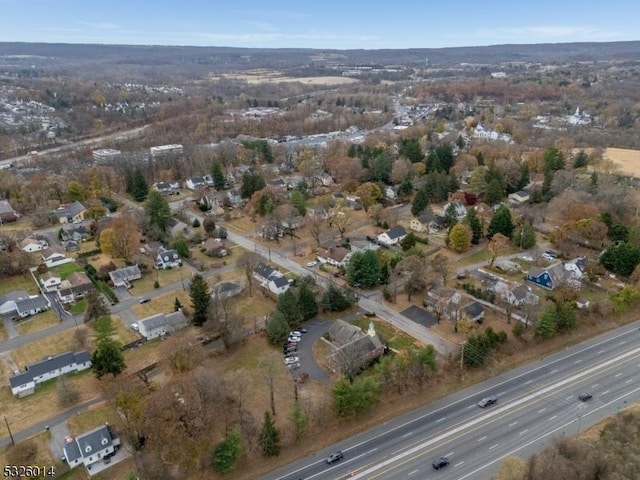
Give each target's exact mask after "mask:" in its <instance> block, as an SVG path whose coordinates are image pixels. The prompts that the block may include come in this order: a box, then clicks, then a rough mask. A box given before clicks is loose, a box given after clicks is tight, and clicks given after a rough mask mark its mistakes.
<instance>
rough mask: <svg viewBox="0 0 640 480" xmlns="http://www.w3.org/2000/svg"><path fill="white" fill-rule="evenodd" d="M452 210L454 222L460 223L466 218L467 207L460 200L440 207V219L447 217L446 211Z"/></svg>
mask: <svg viewBox="0 0 640 480" xmlns="http://www.w3.org/2000/svg"><path fill="white" fill-rule="evenodd" d="M451 208H453V215H454V217H455V219H456V220H458V221H460V220H462V219H463V218H464V217H466V216H467V207H465V206H464V204H463V203H462V202H461V201H460V200H454V201H453V202H448V203H446V204H445V205H444V206H443V207H442V211H441V212H440V216H441V217H445V216H446V215H447V211H448V210H450V209H451Z"/></svg>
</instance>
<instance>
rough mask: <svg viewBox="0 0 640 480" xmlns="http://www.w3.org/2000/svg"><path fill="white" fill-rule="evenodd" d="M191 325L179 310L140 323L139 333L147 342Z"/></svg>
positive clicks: (153, 316) (148, 318)
mask: <svg viewBox="0 0 640 480" xmlns="http://www.w3.org/2000/svg"><path fill="white" fill-rule="evenodd" d="M188 324H189V322H187V318H186V317H185V316H184V314H183V313H182V310H178V311H177V312H173V313H169V314H166V313H158V314H156V315H152V316H151V317H147V318H145V319H142V320H140V321H139V322H138V325H139V332H140V335H142V336H143V337H144V338H146V339H147V340H152V339H154V338H158V337H162V336H164V335H166V334H168V333H171V332H175V331H177V330H180V329H182V328H184V327H186V326H187V325H188Z"/></svg>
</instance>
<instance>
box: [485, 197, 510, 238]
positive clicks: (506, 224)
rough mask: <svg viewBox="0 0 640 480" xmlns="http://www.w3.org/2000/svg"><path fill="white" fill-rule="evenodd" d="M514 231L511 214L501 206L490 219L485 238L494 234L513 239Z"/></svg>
mask: <svg viewBox="0 0 640 480" xmlns="http://www.w3.org/2000/svg"><path fill="white" fill-rule="evenodd" d="M514 229H515V226H514V225H513V220H512V219H511V212H510V211H509V209H508V208H507V207H506V206H504V205H502V206H501V207H500V208H499V209H498V211H497V212H496V213H495V215H494V216H493V218H492V219H491V223H489V229H488V232H487V237H489V238H491V237H493V236H494V235H495V234H496V233H501V234H503V235H504V236H505V237H507V238H513V230H514Z"/></svg>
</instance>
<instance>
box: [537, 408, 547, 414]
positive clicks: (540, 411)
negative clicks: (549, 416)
mask: <svg viewBox="0 0 640 480" xmlns="http://www.w3.org/2000/svg"><path fill="white" fill-rule="evenodd" d="M546 409H547V407H542V408H541V409H540V410H538V413H542V412H544V411H545V410H546Z"/></svg>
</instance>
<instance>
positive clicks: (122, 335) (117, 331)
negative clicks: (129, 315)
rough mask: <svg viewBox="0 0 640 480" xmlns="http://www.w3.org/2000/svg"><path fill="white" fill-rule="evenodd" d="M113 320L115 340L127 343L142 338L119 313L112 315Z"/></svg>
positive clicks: (112, 336)
mask: <svg viewBox="0 0 640 480" xmlns="http://www.w3.org/2000/svg"><path fill="white" fill-rule="evenodd" d="M111 321H112V322H113V328H114V331H113V334H112V335H111V338H113V339H114V340H117V341H119V342H120V343H122V344H123V345H126V344H127V343H131V342H133V341H135V340H137V339H138V338H140V337H138V335H137V334H136V333H135V332H134V331H133V330H131V329H130V328H129V327H127V326H126V325H125V324H124V323H123V322H122V319H121V318H120V317H119V316H118V315H111Z"/></svg>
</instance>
